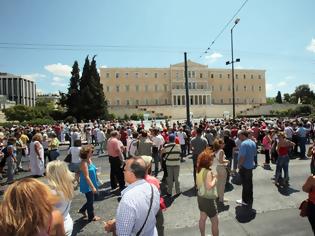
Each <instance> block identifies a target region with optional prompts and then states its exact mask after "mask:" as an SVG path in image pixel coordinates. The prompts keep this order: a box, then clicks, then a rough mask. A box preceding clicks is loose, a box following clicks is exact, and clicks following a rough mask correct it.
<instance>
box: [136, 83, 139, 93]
mask: <svg viewBox="0 0 315 236" xmlns="http://www.w3.org/2000/svg"><path fill="white" fill-rule="evenodd" d="M136 92H139V85H138V84H137V85H136Z"/></svg>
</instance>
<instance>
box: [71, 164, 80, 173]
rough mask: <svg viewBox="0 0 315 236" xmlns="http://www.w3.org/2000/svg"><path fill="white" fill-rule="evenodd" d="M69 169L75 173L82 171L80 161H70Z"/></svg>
mask: <svg viewBox="0 0 315 236" xmlns="http://www.w3.org/2000/svg"><path fill="white" fill-rule="evenodd" d="M69 170H70V171H71V172H74V173H79V172H80V163H70V164H69Z"/></svg>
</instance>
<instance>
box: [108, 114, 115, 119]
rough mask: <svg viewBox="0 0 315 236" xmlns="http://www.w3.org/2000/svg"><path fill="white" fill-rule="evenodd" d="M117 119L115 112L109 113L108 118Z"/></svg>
mask: <svg viewBox="0 0 315 236" xmlns="http://www.w3.org/2000/svg"><path fill="white" fill-rule="evenodd" d="M115 119H116V116H115V114H114V113H109V114H108V120H115Z"/></svg>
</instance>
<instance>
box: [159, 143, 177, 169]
mask: <svg viewBox="0 0 315 236" xmlns="http://www.w3.org/2000/svg"><path fill="white" fill-rule="evenodd" d="M163 152H164V153H165V158H166V165H167V166H179V165H180V153H181V152H180V146H179V144H175V143H168V144H165V146H164V150H163Z"/></svg>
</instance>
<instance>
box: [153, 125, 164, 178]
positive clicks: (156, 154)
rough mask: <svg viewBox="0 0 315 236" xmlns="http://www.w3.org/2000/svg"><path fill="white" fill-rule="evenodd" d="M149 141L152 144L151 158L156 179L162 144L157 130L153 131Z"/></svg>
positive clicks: (162, 141)
mask: <svg viewBox="0 0 315 236" xmlns="http://www.w3.org/2000/svg"><path fill="white" fill-rule="evenodd" d="M151 140H152V143H153V147H152V157H153V161H154V176H155V177H156V176H157V175H158V173H159V163H160V158H161V157H160V153H161V148H162V147H163V144H164V140H163V138H161V137H159V130H158V129H157V128H155V129H153V136H152V137H151ZM161 168H162V166H161Z"/></svg>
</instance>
